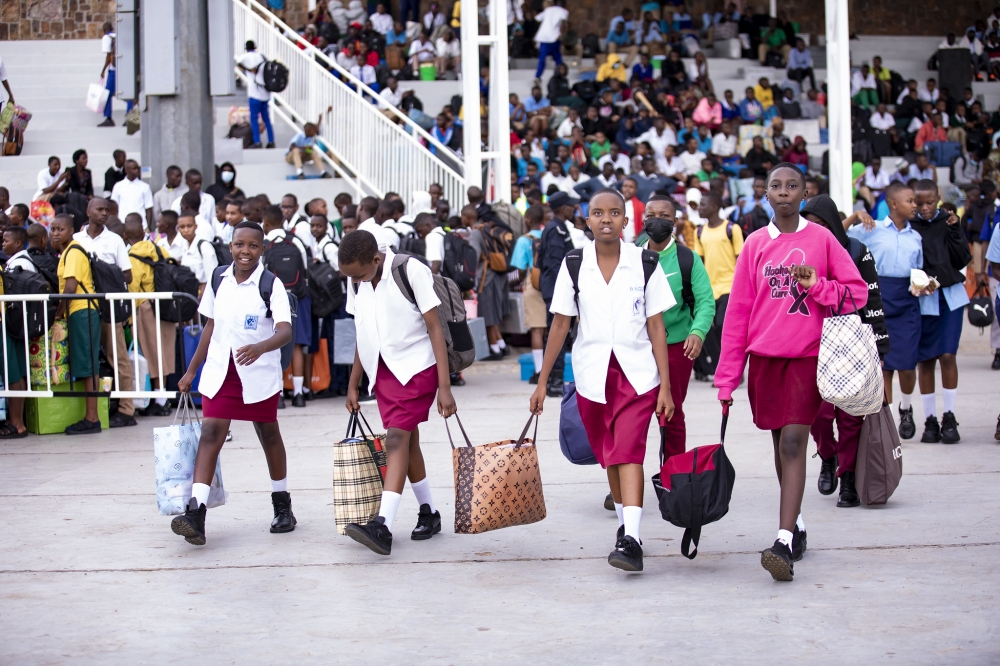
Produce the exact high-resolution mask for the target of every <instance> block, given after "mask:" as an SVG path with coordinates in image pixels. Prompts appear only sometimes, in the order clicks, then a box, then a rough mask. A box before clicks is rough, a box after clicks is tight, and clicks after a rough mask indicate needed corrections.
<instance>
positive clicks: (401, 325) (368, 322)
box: [347, 250, 441, 388]
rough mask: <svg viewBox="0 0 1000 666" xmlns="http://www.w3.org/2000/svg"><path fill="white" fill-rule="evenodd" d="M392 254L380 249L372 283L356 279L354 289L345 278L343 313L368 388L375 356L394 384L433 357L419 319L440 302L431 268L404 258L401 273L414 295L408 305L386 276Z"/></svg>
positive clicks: (374, 369) (426, 365) (372, 382)
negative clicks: (378, 271)
mask: <svg viewBox="0 0 1000 666" xmlns="http://www.w3.org/2000/svg"><path fill="white" fill-rule="evenodd" d="M394 256H396V255H394V254H393V252H392V250H389V251H387V252H386V253H385V261H384V262H383V264H382V277H381V278H379V281H378V287H376V288H374V289H373V288H372V283H371V282H361V283H359V284H358V293H357V294H356V295H355V293H354V286H353V284H352V280H351V279H350V278H348V279H347V313H348V314H352V315H354V324H355V326H356V327H357V329H358V330H357V340H358V358H359V359H361V365H362V366H363V367H364V369H365V372H367V373H368V382H369V386H370V388H375V377H376V374H377V373H378V360H379V357H381V358H382V360H383V361H385V365H386V367H387V368H389V371H390V372H392V374H394V375H395V376H396V379H398V380H399V383H400V384H406V383H407V382H409V381H410V380H411V379H412V378H413V376H414V375H416V374H417V373H419V372H422V371H423V370H426V369H427V368H429V367H431V366H432V365H434V364H435V363H437V360H436V359H435V357H434V348H433V347H432V346H431V339H430V336H429V335H428V334H427V325H426V324H425V323H424V313H425V312H428V311H430V310H431V309H433V308H436V307H437V306H439V305H441V301H440V300H439V299H438V297H437V294H435V293H434V277H433V275H431V269H429V268H427V267H426V266H424V265H423V264H422V263H420V262H419V261H407V262H406V276H407V278H409V281H410V286H411V287H412V288H413V295H414V297H415V298H416V301H417V304H416V305H413V304H412V303H410V301H408V300H407V299H406V296H404V295H403V292H402V291H400V290H399V287H398V286H397V285H396V281H395V280H393V278H392V258H393V257H394Z"/></svg>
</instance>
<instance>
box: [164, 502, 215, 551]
mask: <svg viewBox="0 0 1000 666" xmlns="http://www.w3.org/2000/svg"><path fill="white" fill-rule="evenodd" d="M207 512H208V509H206V508H205V505H204V504H202V505H200V506H199V505H198V500H197V499H195V498H194V497H192V498H191V499H190V500H188V506H187V510H186V511H185V512H184V513H182V514H181V515H179V516H175V517H174V519H173V520H171V521H170V529H171V530H173V532H174V534H179V535H180V536H182V537H184V540H185V541H187V542H188V543H190V544H192V545H195V546H204V545H205V514H206V513H207Z"/></svg>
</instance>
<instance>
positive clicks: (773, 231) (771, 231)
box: [767, 215, 809, 240]
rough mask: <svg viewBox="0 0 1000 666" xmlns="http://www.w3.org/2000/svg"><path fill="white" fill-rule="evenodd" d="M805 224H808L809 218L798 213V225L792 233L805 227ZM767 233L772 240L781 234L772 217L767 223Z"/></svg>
mask: <svg viewBox="0 0 1000 666" xmlns="http://www.w3.org/2000/svg"><path fill="white" fill-rule="evenodd" d="M807 224H809V220H807V219H806V218H804V217H802V216H801V215H799V226H798V227H796V228H795V231H794V232H792V233H796V234H797V233H799V232H800V231H802V230H803V229H805V228H806V225H807ZM767 235H768V236H770V237H771V240H774V239H775V238H777V237H778V236H780V235H781V230H780V229H778V226H777V225H776V224H775V223H774V218H773V217H772V218H771V221H770V222H768V223H767Z"/></svg>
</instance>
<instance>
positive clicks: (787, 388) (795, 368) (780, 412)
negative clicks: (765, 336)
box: [747, 354, 823, 430]
mask: <svg viewBox="0 0 1000 666" xmlns="http://www.w3.org/2000/svg"><path fill="white" fill-rule="evenodd" d="M817 360H818V359H817V357H815V356H807V357H805V358H773V357H770V356H757V355H756V354H750V377H749V381H748V386H747V392H748V394H749V397H750V411H751V412H753V422H754V425H756V426H757V427H758V428H760V429H761V430H780V429H781V428H784V427H785V426H786V425H806V426H811V425H812V424H813V422H814V421H815V420H816V416H817V415H818V414H819V408H820V406H821V405H822V404H823V399H822V398H820V397H819V388H817V386H816V364H817Z"/></svg>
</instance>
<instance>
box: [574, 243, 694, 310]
mask: <svg viewBox="0 0 1000 666" xmlns="http://www.w3.org/2000/svg"><path fill="white" fill-rule="evenodd" d="M678 249H679V248H678ZM582 263H583V248H582V247H575V248H573V249H572V250H570V251H569V252H567V253H566V270H568V271H569V277H570V279H572V280H573V299H574V300H575V301H576V302H577V303H578V304H579V302H580V265H581V264H582ZM659 267H660V255H659V254H657V253H656V252H653V251H652V250H643V251H642V284H643V286H644V287H645V286H647V285H648V284H649V278H651V277H653V271H655V270H657V269H658V268H659ZM691 300H692V301H694V296H693V295H692V296H691ZM577 307H578V308H579V305H578V306H577Z"/></svg>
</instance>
